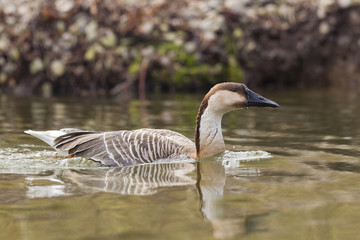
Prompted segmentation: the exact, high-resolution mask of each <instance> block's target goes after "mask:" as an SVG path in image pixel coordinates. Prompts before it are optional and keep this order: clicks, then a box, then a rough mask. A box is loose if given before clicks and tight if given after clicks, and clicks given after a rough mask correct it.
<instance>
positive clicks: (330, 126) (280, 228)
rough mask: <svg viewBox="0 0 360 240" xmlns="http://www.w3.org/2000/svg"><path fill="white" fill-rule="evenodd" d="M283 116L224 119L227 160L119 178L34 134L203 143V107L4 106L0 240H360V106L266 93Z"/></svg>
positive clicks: (270, 112)
mask: <svg viewBox="0 0 360 240" xmlns="http://www.w3.org/2000/svg"><path fill="white" fill-rule="evenodd" d="M262 94H263V95H265V96H266V97H269V98H270V99H273V100H275V101H276V102H278V103H279V104H280V105H281V107H280V108H279V109H269V108H264V109H260V108H249V109H243V110H241V111H236V112H232V113H230V114H228V115H226V116H225V117H224V119H223V128H224V129H223V135H224V137H225V140H226V144H227V151H226V152H225V153H223V154H220V155H218V156H215V157H213V158H209V159H201V160H199V161H194V160H190V159H189V160H186V161H180V162H162V163H158V164H148V165H139V166H130V167H124V168H109V167H103V166H100V165H99V164H97V163H95V162H92V161H89V160H86V159H83V158H64V157H60V156H58V155H57V154H56V153H55V152H54V151H53V150H52V149H51V148H50V147H48V146H46V145H45V144H43V143H42V142H41V141H39V140H37V139H35V138H33V137H31V136H27V135H25V134H23V133H22V132H23V131H24V130H26V129H36V130H45V129H59V128H64V127H76V128H83V129H95V130H117V129H136V128H141V127H152V128H167V129H171V130H175V131H178V132H181V133H183V134H184V135H186V136H188V137H189V138H191V139H192V138H193V133H194V123H195V116H196V112H197V108H198V106H199V104H200V101H201V98H202V96H197V95H195V96H194V95H184V94H181V95H180V94H179V95H161V96H150V97H148V100H147V101H145V102H141V101H139V100H137V99H118V100H116V99H114V100H110V99H76V98H66V99H62V98H52V99H44V98H12V97H6V96H0V104H1V109H0V191H1V194H0V230H1V231H0V239H144V238H147V239H227V238H233V239H356V238H357V236H358V235H359V233H360V230H359V229H358V219H359V218H360V184H359V183H360V175H359V173H360V161H359V160H360V148H359V146H360V137H359V136H360V126H359V121H358V119H359V118H360V97H359V94H356V93H352V94H351V93H343V92H329V91H321V92H320V91H317V92H316V91H310V92H309V91H307V92H278V93H270V92H269V93H262Z"/></svg>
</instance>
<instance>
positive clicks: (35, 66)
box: [30, 57, 44, 74]
mask: <svg viewBox="0 0 360 240" xmlns="http://www.w3.org/2000/svg"><path fill="white" fill-rule="evenodd" d="M42 70H44V64H43V61H42V60H41V58H39V57H37V58H35V59H34V60H32V61H31V63H30V73H31V74H36V73H38V72H41V71H42Z"/></svg>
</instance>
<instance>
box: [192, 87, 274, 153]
mask: <svg viewBox="0 0 360 240" xmlns="http://www.w3.org/2000/svg"><path fill="white" fill-rule="evenodd" d="M246 107H273V108H276V107H279V104H277V103H276V102H274V101H271V100H269V99H267V98H265V97H263V96H261V95H259V94H257V93H255V92H253V91H251V90H250V89H249V88H248V87H247V86H246V85H244V84H241V83H233V82H228V83H219V84H217V85H215V86H214V87H213V88H211V89H210V91H209V92H208V93H207V94H206V95H205V97H204V99H203V101H202V103H201V105H200V108H199V111H198V115H197V118H196V128H195V146H196V158H200V157H207V156H212V155H215V154H217V153H219V152H221V151H224V150H225V143H224V140H223V136H222V131H221V119H222V117H223V115H224V114H225V113H227V112H230V111H232V110H235V109H239V108H246Z"/></svg>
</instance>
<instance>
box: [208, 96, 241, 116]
mask: <svg viewBox="0 0 360 240" xmlns="http://www.w3.org/2000/svg"><path fill="white" fill-rule="evenodd" d="M246 101H247V100H246V97H245V96H242V95H240V94H239V93H236V92H231V91H228V90H219V91H217V92H216V93H214V94H213V95H212V96H210V98H209V106H210V107H211V109H213V110H214V111H217V112H224V113H225V112H228V111H231V110H234V109H235V108H239V107H241V106H245V103H246Z"/></svg>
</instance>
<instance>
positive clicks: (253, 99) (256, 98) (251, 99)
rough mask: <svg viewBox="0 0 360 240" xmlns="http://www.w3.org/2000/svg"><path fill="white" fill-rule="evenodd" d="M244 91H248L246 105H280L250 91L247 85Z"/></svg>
mask: <svg viewBox="0 0 360 240" xmlns="http://www.w3.org/2000/svg"><path fill="white" fill-rule="evenodd" d="M245 91H246V92H247V93H248V94H247V100H248V107H273V108H277V107H280V105H279V104H277V103H276V102H274V101H271V100H270V99H267V98H264V97H263V96H261V95H259V94H257V93H255V92H253V91H251V90H250V89H248V88H247V87H246V88H245Z"/></svg>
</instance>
